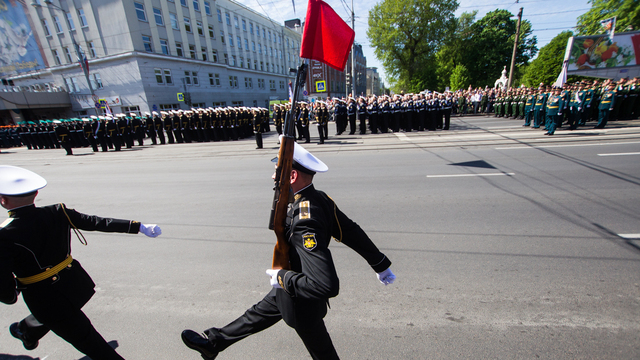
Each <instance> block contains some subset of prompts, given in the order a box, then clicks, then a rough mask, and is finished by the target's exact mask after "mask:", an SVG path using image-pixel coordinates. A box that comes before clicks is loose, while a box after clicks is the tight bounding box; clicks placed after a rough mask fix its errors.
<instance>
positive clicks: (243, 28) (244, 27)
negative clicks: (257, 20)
mask: <svg viewBox="0 0 640 360" xmlns="http://www.w3.org/2000/svg"><path fill="white" fill-rule="evenodd" d="M242 30H244V31H247V21H246V20H245V19H242Z"/></svg>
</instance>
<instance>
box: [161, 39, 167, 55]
mask: <svg viewBox="0 0 640 360" xmlns="http://www.w3.org/2000/svg"><path fill="white" fill-rule="evenodd" d="M160 48H161V49H162V53H163V54H165V55H169V42H167V40H160Z"/></svg>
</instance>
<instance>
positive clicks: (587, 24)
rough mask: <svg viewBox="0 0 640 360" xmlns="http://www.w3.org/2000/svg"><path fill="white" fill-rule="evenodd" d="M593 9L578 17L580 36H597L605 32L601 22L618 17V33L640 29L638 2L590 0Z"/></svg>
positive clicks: (630, 0)
mask: <svg viewBox="0 0 640 360" xmlns="http://www.w3.org/2000/svg"><path fill="white" fill-rule="evenodd" d="M589 3H591V9H590V10H589V11H587V12H586V13H584V14H582V15H580V16H579V17H578V24H577V26H576V29H577V32H578V35H595V34H600V33H602V32H603V30H604V29H602V25H600V21H601V20H605V19H608V18H611V17H614V16H615V17H616V32H623V31H625V30H626V29H627V28H629V27H631V30H638V29H640V5H639V4H638V0H589Z"/></svg>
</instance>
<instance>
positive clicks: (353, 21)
mask: <svg viewBox="0 0 640 360" xmlns="http://www.w3.org/2000/svg"><path fill="white" fill-rule="evenodd" d="M351 28H352V29H353V31H354V32H355V31H356V16H355V14H354V12H353V0H351ZM355 52H356V42H355V37H354V41H353V44H351V95H352V96H353V98H354V99H355V97H356V55H355Z"/></svg>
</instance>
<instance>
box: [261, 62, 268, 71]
mask: <svg viewBox="0 0 640 360" xmlns="http://www.w3.org/2000/svg"><path fill="white" fill-rule="evenodd" d="M260 70H262V69H260ZM265 71H269V63H267V68H266V70H265Z"/></svg>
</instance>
